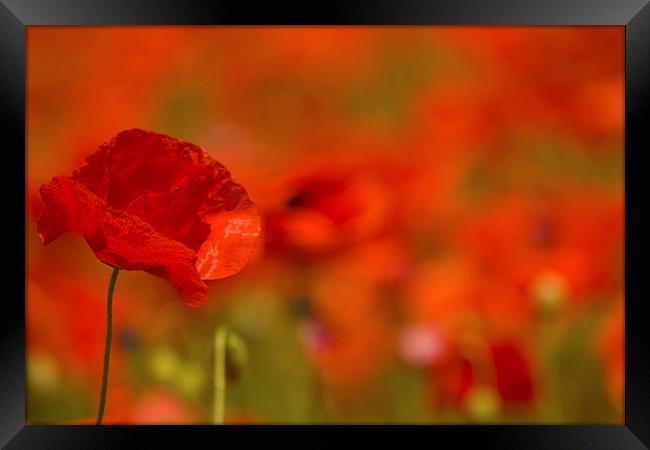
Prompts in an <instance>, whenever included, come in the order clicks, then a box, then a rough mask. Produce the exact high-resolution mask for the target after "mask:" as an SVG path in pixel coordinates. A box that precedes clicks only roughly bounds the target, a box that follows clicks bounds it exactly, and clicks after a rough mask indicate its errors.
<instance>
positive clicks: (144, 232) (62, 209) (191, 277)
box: [38, 176, 207, 306]
mask: <svg viewBox="0 0 650 450" xmlns="http://www.w3.org/2000/svg"><path fill="white" fill-rule="evenodd" d="M40 192H41V198H42V200H43V202H44V208H43V211H42V213H41V216H40V217H39V220H38V231H39V235H40V236H41V239H42V240H43V242H44V243H45V244H48V243H49V242H51V241H53V240H54V239H56V238H57V237H59V236H60V235H61V234H62V233H64V232H73V233H78V234H81V235H83V236H84V237H85V238H86V241H87V242H88V244H89V245H90V247H91V248H92V250H93V251H94V252H95V255H96V256H97V257H98V258H99V259H100V260H102V261H104V262H106V263H107V264H110V265H113V266H116V267H120V268H122V269H125V270H146V271H148V272H150V273H152V274H154V275H156V276H159V277H161V278H164V279H165V280H167V281H168V282H169V283H170V284H171V285H172V286H173V287H174V288H175V289H176V290H177V292H178V293H179V294H180V295H181V297H183V299H184V300H185V301H186V302H187V303H188V304H189V305H191V306H198V305H201V304H202V303H205V301H206V297H207V285H206V284H205V283H204V282H203V281H202V280H201V277H200V276H199V273H198V271H197V270H196V267H195V261H196V253H195V252H194V251H192V250H191V249H190V248H188V247H187V246H185V245H183V244H182V243H180V242H178V241H175V240H173V239H169V238H167V237H165V236H163V235H162V234H160V233H158V232H157V231H156V230H154V229H153V228H152V227H151V226H150V225H149V224H147V223H146V222H144V221H143V220H141V219H140V218H138V217H135V216H133V215H130V214H127V213H125V212H123V211H121V210H118V209H116V208H112V207H110V206H108V205H107V204H106V202H105V201H104V200H102V199H101V198H99V197H98V196H97V195H95V194H94V193H92V192H90V191H89V190H88V189H87V188H86V187H85V186H84V185H82V184H80V183H78V182H76V181H75V180H73V179H71V178H69V177H65V176H62V177H56V178H53V179H52V180H51V181H50V182H49V183H46V184H44V185H43V186H42V187H41V190H40Z"/></svg>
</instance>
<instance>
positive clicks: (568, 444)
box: [0, 0, 650, 449]
mask: <svg viewBox="0 0 650 450" xmlns="http://www.w3.org/2000/svg"><path fill="white" fill-rule="evenodd" d="M306 3H307V2H305V3H303V4H301V5H284V6H283V5H280V4H277V3H272V4H265V3H263V2H260V3H259V4H257V3H254V2H245V1H244V0H240V1H239V2H233V1H219V2H217V1H216V0H212V1H210V0H200V1H193V2H191V3H188V2H187V1H185V2H180V1H174V0H139V1H136V0H119V1H116V0H113V1H107V0H93V1H89V0H88V1H84V0H57V1H56V2H52V1H50V2H47V0H0V61H1V62H2V65H1V66H0V123H2V124H3V125H5V133H4V135H3V140H2V143H3V147H4V149H5V154H9V155H12V156H14V155H16V159H15V160H12V161H11V163H10V164H7V168H9V170H7V171H6V174H5V176H4V177H0V179H1V180H2V181H1V182H2V184H3V188H5V189H4V190H3V191H2V192H8V193H10V194H9V195H5V198H4V201H5V202H7V201H8V202H9V203H10V209H9V210H10V211H11V212H12V213H13V214H12V217H16V216H18V215H21V216H22V218H23V221H22V222H19V221H18V220H16V221H15V222H14V221H13V220H12V221H11V223H10V225H9V228H8V230H9V231H10V232H11V234H10V235H9V234H8V236H12V238H11V241H12V242H13V243H14V244H16V249H15V256H16V257H17V259H18V261H20V262H21V265H19V264H16V265H13V261H15V260H13V259H12V260H11V261H12V265H13V267H20V270H19V272H20V273H18V274H16V276H15V277H12V278H9V277H6V278H5V279H7V280H8V281H9V282H8V283H7V285H9V286H10V287H11V288H12V289H11V291H10V295H5V299H4V302H3V303H4V304H3V308H2V314H1V315H0V317H1V318H2V319H1V320H2V327H1V328H0V367H1V368H2V370H1V371H0V444H5V443H7V442H8V441H10V442H9V444H8V445H7V446H6V447H5V448H8V449H9V448H11V449H18V448H21V449H22V448H95V449H99V448H116V447H118V446H119V447H120V448H130V447H132V446H135V445H136V444H137V443H138V442H147V445H146V447H154V446H155V447H159V448H167V447H173V448H178V447H181V446H183V445H187V443H188V440H190V439H191V440H194V439H200V440H204V439H205V440H207V441H208V442H215V443H223V442H224V438H225V439H227V440H230V439H233V442H237V445H239V443H244V442H250V441H251V440H252V439H251V438H253V435H254V434H256V433H248V432H247V431H248V430H250V429H255V431H256V432H257V433H260V434H261V435H263V436H261V437H263V438H265V437H266V436H267V435H268V436H269V437H271V436H270V435H271V434H273V435H275V433H276V432H277V431H279V430H286V431H288V432H289V433H291V434H290V435H291V436H292V437H293V438H294V439H296V437H298V438H300V437H302V436H303V435H305V438H308V437H310V436H307V435H306V434H308V433H314V434H317V435H318V438H319V439H327V438H328V437H330V438H334V439H336V438H343V437H347V436H349V432H350V431H357V432H359V434H363V435H364V437H368V438H370V437H378V438H379V439H381V440H386V439H387V438H392V439H394V441H395V442H396V443H397V442H400V443H402V445H403V443H404V442H406V441H404V440H403V439H404V438H407V439H408V438H411V437H415V438H423V439H427V438H428V439H431V440H432V443H435V442H440V440H441V438H442V439H445V440H446V439H449V440H450V441H451V440H452V439H453V442H455V443H456V444H460V445H461V446H463V445H468V444H469V445H477V446H478V445H481V446H483V447H485V446H486V444H487V445H488V446H489V447H495V448H500V449H509V448H517V449H521V448H526V449H548V448H554V449H576V448H589V449H613V448H616V449H620V448H634V449H637V448H638V449H641V448H648V447H650V427H649V426H648V424H649V423H650V382H649V380H650V351H648V347H647V343H648V342H650V336H649V333H648V326H647V323H648V319H650V317H649V316H650V315H649V314H648V312H647V310H646V308H645V307H644V303H645V302H646V301H648V299H650V287H649V286H648V283H644V281H645V280H644V277H643V273H642V270H644V267H643V266H641V265H640V264H639V265H636V264H634V261H642V259H641V258H642V256H644V255H643V254H644V251H643V250H644V249H646V248H648V245H647V239H645V235H644V233H643V232H644V231H645V230H648V229H649V228H648V226H647V225H648V221H647V220H645V218H644V217H645V214H643V208H644V204H646V200H645V197H644V196H643V192H642V190H641V189H642V187H643V185H642V183H643V182H644V178H643V172H642V171H643V170H644V169H643V168H644V166H643V165H642V164H641V161H642V156H643V153H644V151H646V152H647V151H648V149H650V131H649V130H650V127H649V125H650V6H649V5H648V0H526V1H525V2H524V1H523V0H491V1H489V2H488V1H482V0H429V1H427V0H400V1H399V2H394V1H391V0H357V1H348V2H333V1H330V2H322V3H320V4H318V5H311V6H305V5H306ZM344 3H345V4H344ZM118 24H122V25H136V24H159V25H172V24H187V25H208V24H214V25H218V24H224V25H225V24H229V25H232V24H284V25H292V24H310V25H318V24H368V25H382V24H403V25H411V24H430V25H622V26H625V50H626V56H625V84H626V86H625V214H626V218H625V236H626V238H625V240H626V243H625V244H626V245H625V263H626V264H625V265H626V270H625V291H626V292H625V294H626V295H625V299H626V301H625V350H626V351H625V424H624V425H491V426H469V425H468V426H464V425H463V426H454V425H449V426H442V425H436V426H424V427H423V426H392V427H369V426H355V427H324V426H304V427H286V426H253V427H228V426H226V427H211V426H103V427H96V426H35V425H25V359H24V358H25V334H24V333H25V311H24V295H25V286H24V282H19V281H18V280H19V278H20V277H19V275H22V277H23V278H22V279H23V280H24V263H25V253H24V242H25V239H24V238H25V228H24V224H25V223H24V219H25V192H24V186H25V171H24V169H25V161H24V152H25V27H26V26H29V25H118ZM17 155H20V156H22V157H20V156H17ZM14 161H16V162H18V164H19V167H15V168H13V167H14V164H13V162H14ZM19 169H22V170H19ZM21 183H22V186H23V189H17V186H18V185H20V184H21ZM646 209H647V206H646ZM14 236H19V237H20V238H21V239H17V238H13V237H14ZM21 299H22V300H21ZM242 431H243V432H242ZM403 431H406V432H408V434H409V435H408V436H406V435H401V433H400V432H403ZM414 434H415V435H418V436H413V435H414ZM258 437H260V436H257V437H255V439H257V438H258ZM311 437H312V439H313V435H312V436H311ZM397 439H400V441H398V440H397ZM312 442H313V441H312ZM644 444H645V445H644Z"/></svg>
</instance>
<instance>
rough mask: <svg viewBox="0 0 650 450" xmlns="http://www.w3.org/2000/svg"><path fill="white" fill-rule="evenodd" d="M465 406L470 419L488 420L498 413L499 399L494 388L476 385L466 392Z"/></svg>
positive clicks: (499, 407) (499, 408)
mask: <svg viewBox="0 0 650 450" xmlns="http://www.w3.org/2000/svg"><path fill="white" fill-rule="evenodd" d="M465 407H466V410H467V412H468V414H469V416H470V417H471V418H472V419H474V420H477V421H489V420H493V419H495V418H496V417H497V416H498V415H499V413H500V410H501V399H500V398H499V395H498V394H497V392H496V391H495V390H494V389H492V388H489V387H486V386H476V387H474V388H472V390H471V391H470V392H469V393H468V395H467V400H466V403H465Z"/></svg>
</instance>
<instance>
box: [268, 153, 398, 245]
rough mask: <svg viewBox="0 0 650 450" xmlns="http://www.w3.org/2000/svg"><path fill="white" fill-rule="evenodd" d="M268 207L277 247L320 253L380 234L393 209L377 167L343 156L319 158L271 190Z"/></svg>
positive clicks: (271, 239)
mask: <svg viewBox="0 0 650 450" xmlns="http://www.w3.org/2000/svg"><path fill="white" fill-rule="evenodd" d="M271 191H272V192H270V197H273V198H274V202H273V203H274V204H269V205H268V207H267V208H266V221H267V230H268V244H269V247H271V248H273V249H282V250H284V251H286V250H290V251H297V252H299V253H301V254H306V255H322V254H324V253H327V252H332V251H334V250H338V249H341V248H342V247H344V246H346V245H351V244H355V243H358V242H360V241H362V240H365V239H369V238H371V237H373V236H375V235H377V234H378V233H380V232H381V231H382V230H383V229H384V227H385V225H386V224H387V221H388V220H387V219H388V217H389V215H390V212H391V211H392V208H393V207H394V198H393V195H392V193H391V189H390V186H389V185H388V184H387V183H386V182H385V180H384V179H383V178H382V177H381V174H379V173H378V172H377V171H376V170H372V168H369V167H367V166H365V167H364V166H362V165H360V164H359V163H358V162H357V163H354V162H350V161H345V160H343V159H342V160H339V161H329V162H322V163H320V162H315V163H312V164H310V165H309V166H308V167H303V168H301V169H299V170H297V171H295V172H294V173H291V174H289V176H287V177H286V178H285V179H284V180H281V182H280V183H278V186H277V187H276V188H275V189H273V190H271Z"/></svg>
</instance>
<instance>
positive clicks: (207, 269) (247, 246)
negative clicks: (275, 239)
mask: <svg viewBox="0 0 650 450" xmlns="http://www.w3.org/2000/svg"><path fill="white" fill-rule="evenodd" d="M205 220H206V221H207V222H208V223H209V224H210V235H209V236H208V238H207V239H206V241H205V242H204V243H203V245H201V248H199V251H198V253H197V260H196V268H197V270H198V271H199V273H200V274H201V278H202V279H204V280H216V279H218V278H224V277H227V276H230V275H233V274H235V273H237V272H239V271H240V270H241V269H242V268H243V267H244V266H245V265H246V264H247V263H248V262H249V260H250V259H251V257H252V256H253V254H254V253H255V250H256V249H257V244H258V242H259V237H260V231H261V224H260V215H259V213H258V211H257V208H256V207H255V205H254V204H252V203H251V202H245V203H244V205H243V206H241V207H238V208H235V209H233V210H231V211H223V212H220V213H218V214H213V215H210V216H207V217H206V218H205Z"/></svg>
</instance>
